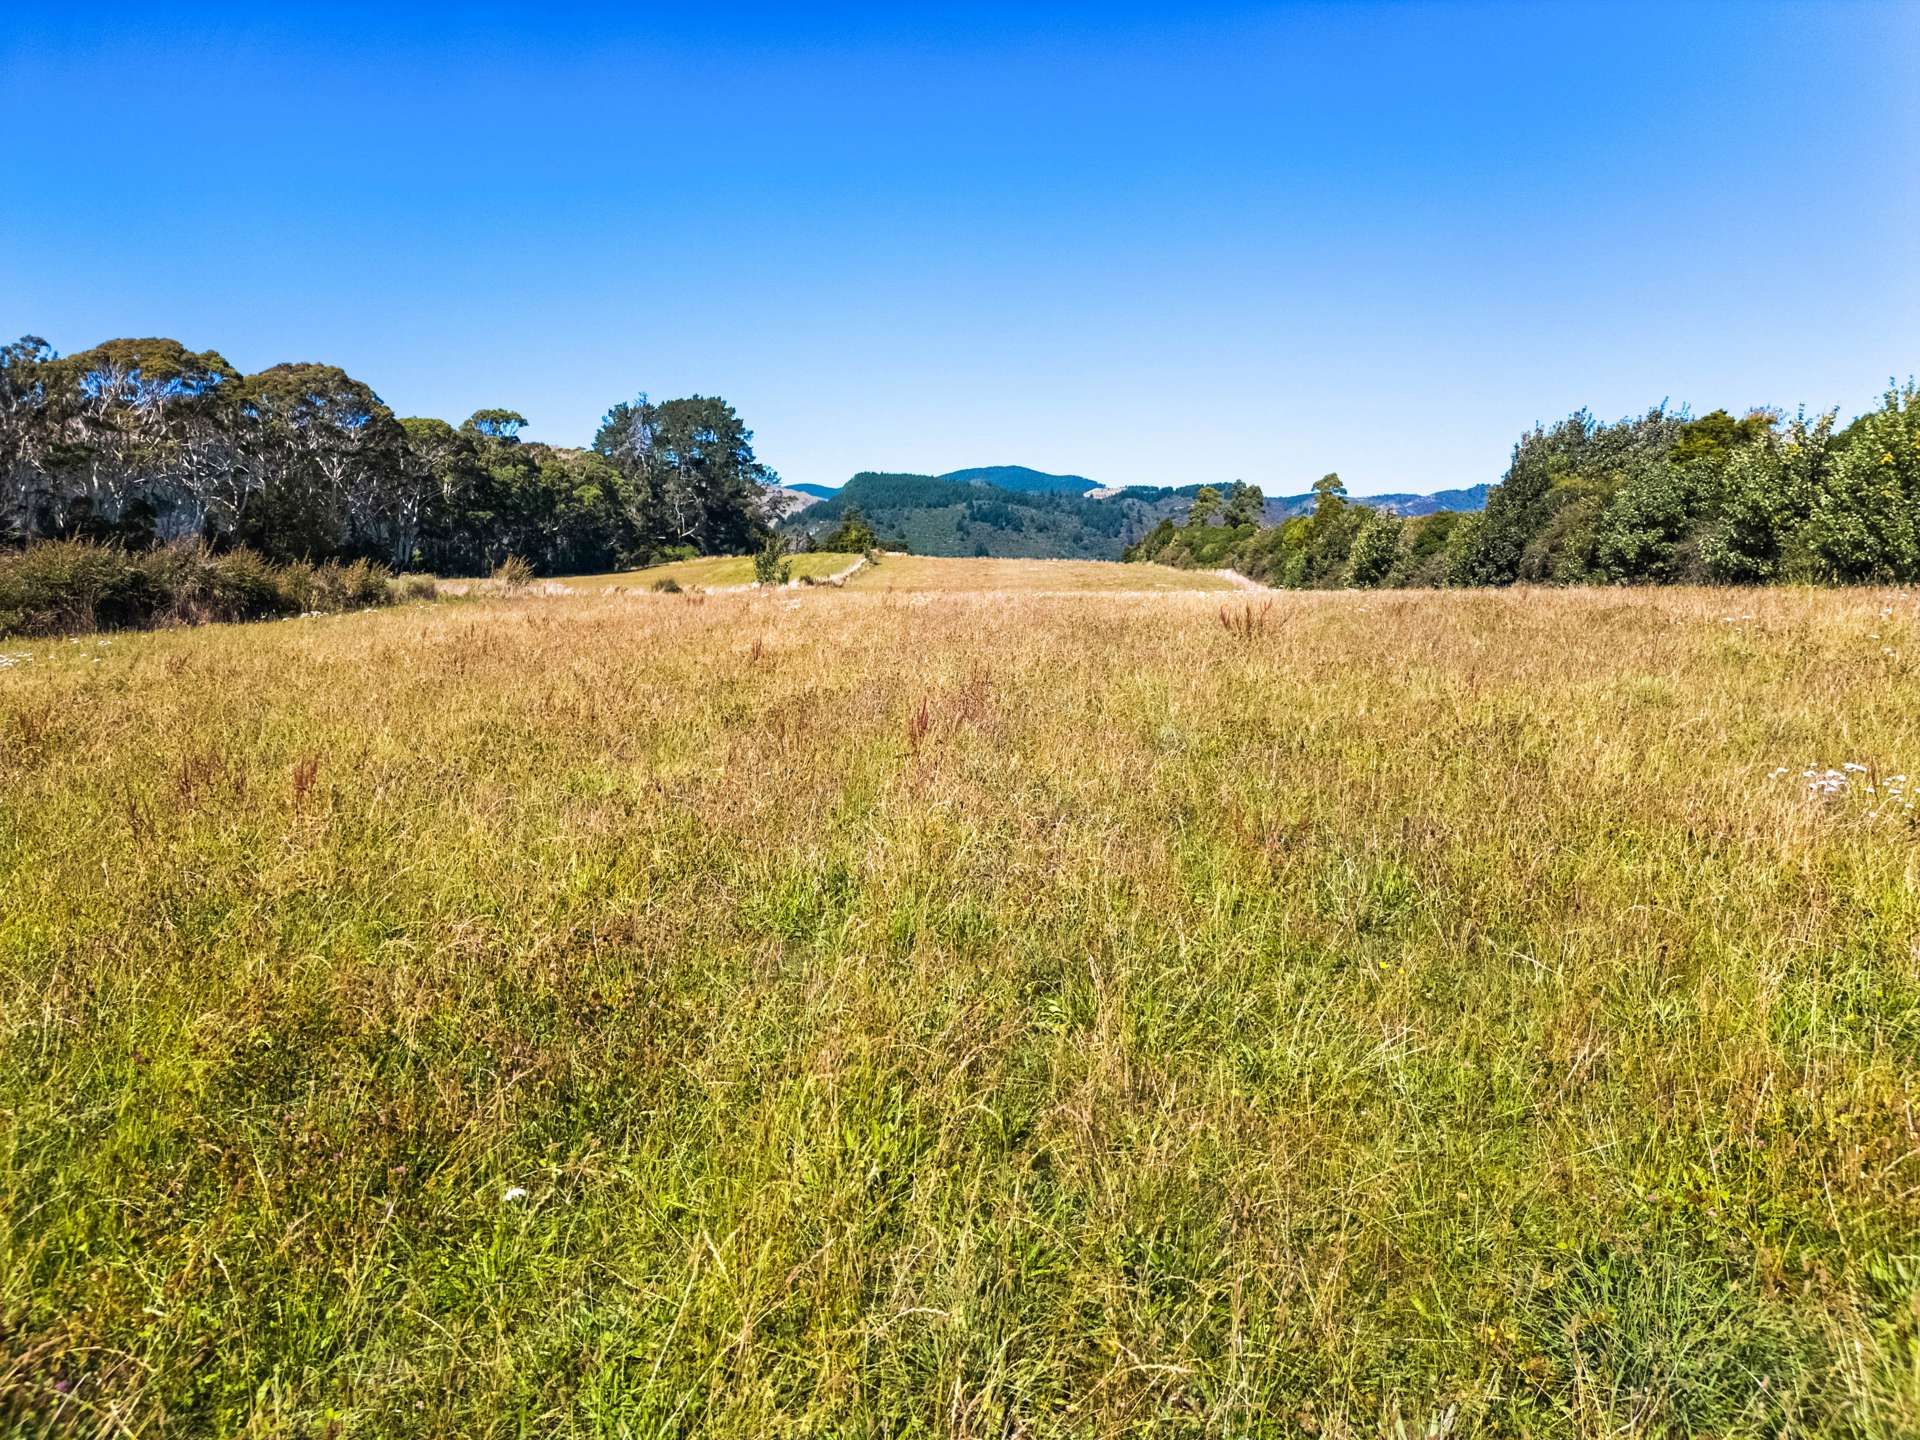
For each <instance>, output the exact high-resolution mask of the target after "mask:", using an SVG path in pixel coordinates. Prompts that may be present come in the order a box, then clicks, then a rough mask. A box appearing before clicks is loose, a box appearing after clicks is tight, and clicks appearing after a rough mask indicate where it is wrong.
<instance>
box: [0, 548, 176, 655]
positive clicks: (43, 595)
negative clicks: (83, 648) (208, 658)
mask: <svg viewBox="0 0 1920 1440" xmlns="http://www.w3.org/2000/svg"><path fill="white" fill-rule="evenodd" d="M163 602H164V594H163V592H162V590H161V589H160V587H159V586H158V585H157V584H155V582H154V577H153V576H152V574H151V573H149V572H148V570H147V569H146V568H144V567H143V566H142V565H141V564H140V562H139V561H138V560H136V559H135V558H134V557H133V556H131V555H129V554H127V552H126V551H124V550H121V549H120V548H118V547H117V546H112V545H95V544H93V543H92V542H91V541H86V540H55V541H48V542H46V543H44V544H40V545H33V546H29V547H28V548H27V549H25V550H16V551H14V552H13V553H12V554H10V555H6V556H4V557H0V634H20V635H69V634H75V633H79V632H82V631H87V630H103V629H118V628H121V627H125V626H131V625H149V624H151V623H153V618H154V616H155V615H156V614H157V613H158V611H159V609H160V607H161V605H162V603H163Z"/></svg>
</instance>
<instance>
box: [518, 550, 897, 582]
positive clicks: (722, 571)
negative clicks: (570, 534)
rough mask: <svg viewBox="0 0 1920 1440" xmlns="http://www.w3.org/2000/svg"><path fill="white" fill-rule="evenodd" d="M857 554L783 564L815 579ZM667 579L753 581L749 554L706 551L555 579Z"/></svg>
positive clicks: (822, 554) (819, 554) (819, 555)
mask: <svg viewBox="0 0 1920 1440" xmlns="http://www.w3.org/2000/svg"><path fill="white" fill-rule="evenodd" d="M859 558H860V557H859V556H858V555H835V554H830V553H828V552H826V551H816V552H812V553H809V554H805V555H789V556H788V557H787V564H788V565H789V566H790V567H791V573H792V575H793V578H794V579H795V580H799V579H801V578H803V577H807V578H811V579H815V580H819V579H824V578H825V577H826V576H829V575H837V574H839V573H840V572H841V571H843V570H845V569H846V568H847V567H848V566H850V565H852V564H853V563H854V562H855V561H857V560H858V559H859ZM663 580H671V581H673V583H674V584H676V585H678V586H680V587H681V588H682V589H686V590H730V589H733V588H736V587H738V586H742V585H751V584H752V583H753V557H752V556H751V555H710V556H705V557H703V558H701V559H698V560H675V561H673V562H671V563H670V564H666V565H649V566H648V567H647V568H646V569H644V570H622V571H616V572H615V573H613V574H611V575H571V576H568V577H566V578H565V579H563V580H560V581H558V582H556V583H558V584H560V585H564V586H565V587H566V588H567V589H569V590H612V589H615V588H624V589H640V590H644V589H647V588H649V587H651V586H654V585H657V584H659V583H660V582H661V581H663Z"/></svg>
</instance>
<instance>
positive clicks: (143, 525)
mask: <svg viewBox="0 0 1920 1440" xmlns="http://www.w3.org/2000/svg"><path fill="white" fill-rule="evenodd" d="M525 424H526V420H525V418H524V417H523V416H521V415H519V414H517V413H515V412H514V411H511V410H503V409H487V410H481V411H479V412H477V413H476V414H474V415H473V416H472V417H470V418H469V419H468V420H467V421H466V422H465V423H464V424H462V425H460V426H458V427H455V426H453V425H450V424H448V423H447V422H445V421H443V420H431V419H401V418H398V417H396V416H395V415H394V414H393V412H392V411H391V410H390V409H388V407H387V406H386V405H385V404H384V403H383V402H382V401H381V399H380V397H379V396H378V395H376V394H375V393H374V392H373V390H372V389H370V388H369V387H368V386H367V385H366V384H365V383H363V382H362V381H359V380H356V379H354V378H353V377H352V376H350V375H348V374H346V373H345V372H344V371H342V370H339V369H336V368H334V367H333V366H329V365H310V364H298V365H276V366H274V367H272V368H271V369H269V370H264V371H262V372H260V373H259V374H257V375H242V374H241V373H240V372H239V371H237V370H235V369H234V367H233V366H231V365H229V364H228V363H227V361H226V360H225V359H224V358H222V357H221V356H220V355H219V354H218V353H217V352H215V351H211V350H208V351H199V352H196V351H190V350H188V349H186V347H184V346H183V345H181V344H180V343H179V342H178V341H175V340H163V339H149V340H113V341H109V342H108V343H106V344H104V345H98V346H95V347H94V348H93V349H91V350H87V351H83V352H81V353H80V354H77V355H70V356H65V357H62V356H59V355H56V354H55V353H54V352H53V350H52V349H51V348H50V347H48V345H47V344H46V342H45V341H43V340H40V339H37V338H35V337H32V336H29V337H27V338H25V339H22V340H20V341H17V342H15V343H14V344H11V345H6V346H0V543H7V544H13V545H18V544H22V543H26V542H29V541H33V540H39V539H91V540H97V541H111V542H114V543H117V544H120V545H123V546H126V547H129V548H133V549H143V548H146V547H149V546H152V545H154V544H157V543H165V542H168V541H173V540H179V539H186V538H192V539H198V540H204V541H206V542H208V543H210V544H212V545H215V546H217V547H220V548H227V547H230V546H233V545H238V544H244V545H247V546H249V547H251V548H253V549H254V550H256V551H258V552H259V553H260V554H261V555H262V556H264V557H266V558H268V559H271V560H276V561H286V560H306V561H322V560H329V559H340V560H348V559H356V558H365V559H371V560H379V561H382V562H384V563H386V564H389V565H392V566H394V567H395V568H401V569H428V570H434V571H437V572H439V573H441V574H478V573H484V572H488V571H491V570H493V569H494V568H495V567H496V566H498V565H499V564H500V563H501V562H502V561H503V560H505V558H506V557H507V556H509V555H515V556H519V557H522V558H524V559H526V560H527V561H529V562H530V563H531V564H532V565H533V566H534V567H535V569H536V570H539V571H543V572H546V573H565V572H570V571H585V570H605V569H609V568H613V567H615V566H619V565H628V564H634V563H641V562H644V561H646V560H649V559H652V558H655V557H657V556H660V555H662V554H666V553H689V552H693V553H700V552H714V551H739V550H743V549H748V548H751V546H752V545H753V544H755V543H757V541H758V539H759V538H760V537H761V536H762V535H763V534H764V533H765V530H766V525H765V523H764V519H763V516H764V506H765V500H766V494H767V491H766V487H767V486H768V485H769V484H770V483H771V482H772V480H773V475H772V472H771V471H769V470H768V469H767V468H766V467H765V466H764V465H762V464H760V463H759V461H758V460H757V459H756V458H755V457H754V453H753V444H752V440H753V436H752V432H750V431H749V430H747V429H746V427H745V426H744V425H743V424H742V423H741V421H740V418H739V417H738V416H737V415H736V414H735V413H734V411H733V408H732V407H731V406H729V405H728V404H727V403H726V402H725V401H724V400H720V399H717V398H711V397H703V396H693V397H691V398H689V399H684V400H668V401H665V402H662V403H657V404H656V403H654V402H651V401H649V400H648V399H647V398H646V397H645V396H644V395H643V396H641V397H640V398H639V399H638V400H635V401H633V402H632V403H623V404H620V405H616V406H614V407H613V409H612V410H611V411H610V412H608V414H607V417H606V421H605V423H604V424H603V425H602V426H601V428H600V432H599V434H598V435H597V436H596V437H595V440H594V444H593V447H592V448H591V449H588V450H579V449H570V448H567V447H563V446H554V445H543V444H538V443H534V442H530V441H524V440H522V439H521V438H520V430H521V428H522V427H523V426H524V425H525Z"/></svg>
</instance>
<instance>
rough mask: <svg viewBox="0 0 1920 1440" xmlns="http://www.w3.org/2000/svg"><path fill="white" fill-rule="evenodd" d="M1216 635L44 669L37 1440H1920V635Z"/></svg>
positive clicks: (33, 1032)
mask: <svg viewBox="0 0 1920 1440" xmlns="http://www.w3.org/2000/svg"><path fill="white" fill-rule="evenodd" d="M893 564H894V562H893V561H891V560H889V561H887V562H885V563H884V564H883V566H882V568H881V571H880V572H878V573H879V574H884V573H885V571H886V569H887V568H888V567H889V566H891V565H893ZM1221 598H1222V597H1221V596H1219V595H1208V594H1195V595H1180V594H1167V595H1154V596H1149V597H1132V596H1124V595H1121V596H1089V597H1079V598H1074V599H1070V600H1055V599H1051V598H1047V597H1046V596H1042V595H1009V594H1004V593H1003V594H994V595H986V596H980V597H971V596H965V595H921V596H916V597H913V599H912V601H911V603H907V602H905V601H903V599H902V598H901V597H898V596H893V595H888V594H886V593H884V590H882V591H880V592H876V593H864V592H861V591H858V590H853V589H849V590H844V591H843V590H837V589H835V590H818V589H803V590H794V591H782V592H778V593H766V592H758V593H743V594H737V595H721V596H707V597H701V596H693V595H685V596H670V595H654V594H648V593H644V592H642V593H638V594H626V595H619V596H613V595H606V596H601V595H574V596H570V597H569V596H536V595H528V596H524V597H520V598H515V599H499V598H490V599H484V600H479V601H474V602H472V603H468V604H465V605H460V606H442V607H408V608H405V609H396V610H390V611H383V612H379V613H368V614H361V615H353V616H346V617H339V618H331V619H302V620H289V621H282V622H272V623H267V624H261V625H253V626H244V627H225V626H210V627H205V628H202V629H198V630H192V631H171V632H160V633H153V634H139V635H127V636H116V637H113V638H112V639H111V640H104V639H103V640H97V641H96V640H93V639H89V640H86V641H83V642H79V643H72V642H57V643H56V642H49V641H36V642H15V643H13V644H9V645H7V646H4V647H0V653H4V654H5V655H6V656H7V657H8V659H7V662H6V664H5V666H4V667H3V668H0V897H3V901H4V903H0V1421H3V1422H4V1423H3V1424H0V1429H5V1430H7V1431H8V1432H9V1433H13V1434H19V1435H45V1436H56V1435H58V1436H72V1435H141V1436H171V1435H181V1436H200V1435H232V1434H244V1435H253V1436H269V1435H272V1436H320V1435H331V1436H367V1437H389V1436H476V1435H480V1436H501V1437H505V1436H521V1435H540V1436H568V1437H572V1436H590V1435H591V1436H631V1435H729V1436H732V1435H738V1436H756V1437H758V1436H801V1435H820V1436H841V1435H910V1434H919V1435H933V1434H941V1435H956V1436H962V1435H964V1436H982V1437H1001V1436H1011V1435H1026V1436H1069V1435H1071V1436H1083V1435H1091V1436H1108V1435H1111V1436H1120V1435H1128V1436H1134V1435H1168V1436H1213V1435H1233V1436H1244V1435H1273V1436H1292V1435H1314V1436H1345V1437H1354V1440H1359V1437H1372V1436H1382V1435H1384V1436H1399V1435H1406V1436H1413V1437H1417V1436H1422V1435H1428V1434H1438V1433H1442V1432H1443V1431H1445V1432H1446V1433H1450V1434H1451V1435H1453V1436H1464V1435H1500V1436H1522V1435H1525V1436H1537V1437H1561V1436H1568V1437H1571V1436H1599V1435H1606V1436H1694V1435H1715V1436H1784V1435H1794V1436H1811V1435H1820V1436H1845V1437H1854V1440H1892V1437H1899V1436H1910V1435H1913V1434H1915V1433H1916V1432H1917V1431H1920V1319H1917V1318H1916V1317H1917V1314H1920V1312H1917V1311H1916V1293H1917V1292H1920V1261H1916V1258H1915V1251H1916V1243H1915V1240H1916V1234H1917V1233H1920V1176H1917V1175H1916V1154H1920V1128H1917V1127H1916V1120H1915V1106H1914V1098H1913V1087H1914V1083H1915V1081H1914V1077H1915V1075H1916V1073H1920V950H1917V949H1916V937H1917V936H1920V861H1917V860H1916V856H1920V832H1917V831H1916V828H1915V825H1914V822H1913V820H1912V818H1911V816H1912V813H1913V812H1911V811H1909V810H1907V809H1906V808H1905V801H1904V792H1905V791H1906V789H1907V786H1906V784H1905V782H1899V783H1895V782H1894V781H1893V780H1892V778H1891V777H1893V776H1895V775H1898V774H1902V773H1916V774H1920V709H1916V707H1915V706H1914V704H1913V696H1914V694H1915V681H1916V675H1915V669H1914V666H1913V664H1912V663H1911V661H1910V659H1909V657H1910V656H1911V655H1913V654H1914V653H1915V645H1916V642H1920V615H1916V610H1915V603H1914V601H1913V600H1912V598H1911V597H1909V596H1905V595H1898V594H1893V593H1891V592H1887V593H1882V592H1833V593H1813V592H1802V591H1792V590H1781V591H1774V592H1766V593H1740V592H1710V591H1662V592H1613V591H1605V592H1579V591H1567V592H1552V593H1540V592H1531V593H1529V592H1513V593H1502V594H1463V593H1438V594H1423V595H1417V596H1412V595H1410V596H1399V595H1394V596H1384V595H1373V594H1321V595H1303V596H1285V597H1281V598H1280V599H1278V600H1276V601H1275V603H1274V606H1273V607H1272V609H1271V610H1264V609H1262V605H1263V603H1264V602H1263V601H1261V600H1257V599H1256V600H1255V601H1254V604H1253V606H1252V608H1251V609H1245V608H1243V607H1242V606H1241V605H1240V604H1239V603H1238V602H1237V601H1236V602H1235V605H1234V611H1235V614H1236V615H1237V616H1240V617H1242V622H1243V623H1242V624H1241V625H1240V626H1238V627H1237V628H1236V629H1235V631H1233V632H1231V633H1230V632H1229V631H1228V629H1227V628H1226V627H1225V626H1223V625H1222V623H1221V613H1220V612H1221ZM23 656H24V657H25V658H20V657H23ZM1810 761H1812V762H1817V765H1816V766H1815V767H1813V768H1817V769H1819V770H1823V771H1824V769H1825V768H1826V767H1828V766H1832V767H1834V768H1836V769H1838V768H1839V767H1840V766H1841V765H1842V764H1843V762H1852V763H1858V764H1861V765H1864V766H1869V767H1872V768H1871V770H1870V771H1859V772H1855V771H1845V772H1843V777H1844V783H1843V784H1842V785H1841V786H1839V787H1838V788H1837V790H1836V792H1835V793H1833V794H1831V795H1826V794H1820V795H1815V794H1810V793H1809V790H1808V786H1807V782H1806V781H1804V780H1803V779H1802V778H1801V771H1802V770H1804V769H1806V768H1809V766H1808V762H1810ZM1780 767H1786V771H1787V773H1786V774H1785V775H1779V774H1776V773H1775V772H1776V771H1777V770H1778V769H1779V768H1780ZM1869 779H1871V783H1872V785H1873V793H1872V794H1868V793H1867V786H1868V783H1869ZM1896 790H1897V791H1901V792H1903V794H1902V796H1901V797H1899V798H1895V797H1894V796H1893V795H1892V792H1893V791H1896Z"/></svg>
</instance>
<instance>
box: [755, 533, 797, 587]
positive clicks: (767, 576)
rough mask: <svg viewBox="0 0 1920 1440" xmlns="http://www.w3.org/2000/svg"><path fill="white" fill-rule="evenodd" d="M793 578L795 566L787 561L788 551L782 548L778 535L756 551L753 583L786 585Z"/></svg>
mask: <svg viewBox="0 0 1920 1440" xmlns="http://www.w3.org/2000/svg"><path fill="white" fill-rule="evenodd" d="M792 578H793V566H792V565H791V564H789V563H788V561H787V558H786V551H785V550H783V549H782V548H781V546H780V541H779V539H778V538H777V537H775V538H770V539H769V540H768V541H767V543H766V544H765V545H762V546H761V547H760V548H759V550H757V551H756V552H755V553H754V557H753V583H754V584H756V585H784V584H786V583H787V581H789V580H791V579H792Z"/></svg>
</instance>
